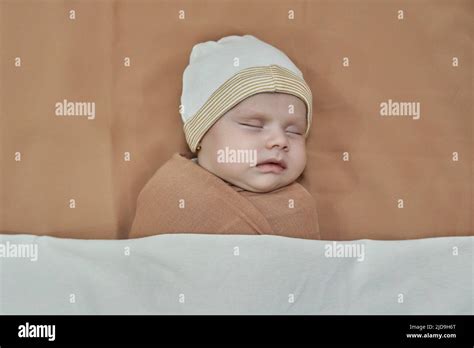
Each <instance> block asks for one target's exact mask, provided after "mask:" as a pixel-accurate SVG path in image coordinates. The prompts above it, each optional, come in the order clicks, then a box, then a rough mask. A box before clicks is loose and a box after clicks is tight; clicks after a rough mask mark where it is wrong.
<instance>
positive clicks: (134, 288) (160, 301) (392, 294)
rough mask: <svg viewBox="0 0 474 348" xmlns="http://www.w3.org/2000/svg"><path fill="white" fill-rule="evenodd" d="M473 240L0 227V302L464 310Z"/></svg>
mask: <svg viewBox="0 0 474 348" xmlns="http://www.w3.org/2000/svg"><path fill="white" fill-rule="evenodd" d="M35 245H36V247H37V255H36V257H35V253H34V249H35ZM473 245H474V237H450V238H429V239H419V240H407V241H374V240H359V241H353V242H345V243H342V242H337V243H335V244H334V243H333V242H331V241H313V240H304V239H296V238H286V237H279V236H250V235H198V234H173V235H172V234H167V235H158V236H152V237H146V238H140V239H132V240H115V241H111V240H73V239H60V238H53V237H38V236H32V235H0V277H1V286H0V314H473V298H474V296H473V294H474V292H473ZM20 256H21V257H20ZM331 256H332V257H331ZM341 256H344V257H341ZM35 259H36V260H35Z"/></svg>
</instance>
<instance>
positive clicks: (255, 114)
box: [233, 101, 306, 122]
mask: <svg viewBox="0 0 474 348" xmlns="http://www.w3.org/2000/svg"><path fill="white" fill-rule="evenodd" d="M233 111H234V112H233V114H234V115H235V116H237V117H242V118H258V119H284V120H295V121H298V122H304V121H305V120H306V106H305V105H303V107H301V106H300V107H297V106H295V105H294V104H291V103H289V104H281V103H280V104H274V103H270V102H268V101H262V102H261V103H258V104H254V105H252V106H251V107H249V106H244V105H238V107H236V108H235V110H233Z"/></svg>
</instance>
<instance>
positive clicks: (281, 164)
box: [256, 159, 286, 174]
mask: <svg viewBox="0 0 474 348" xmlns="http://www.w3.org/2000/svg"><path fill="white" fill-rule="evenodd" d="M256 168H257V169H258V170H259V171H260V172H261V173H277V174H278V173H281V172H283V171H284V170H285V169H286V163H285V161H283V160H277V159H268V160H265V161H262V162H260V163H258V164H257V165H256Z"/></svg>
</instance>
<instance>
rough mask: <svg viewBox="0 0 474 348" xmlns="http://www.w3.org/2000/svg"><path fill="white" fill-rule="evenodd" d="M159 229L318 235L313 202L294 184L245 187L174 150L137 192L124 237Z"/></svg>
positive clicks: (206, 232) (157, 232)
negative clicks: (262, 188)
mask: <svg viewBox="0 0 474 348" xmlns="http://www.w3.org/2000/svg"><path fill="white" fill-rule="evenodd" d="M163 233H203V234H273V235H280V236H286V237H295V238H306V239H320V232H319V223H318V215H317V211H316V205H315V202H314V200H313V198H312V196H311V195H310V194H309V192H308V191H306V189H305V188H303V186H301V185H300V184H299V183H296V182H294V183H292V184H290V185H288V186H285V187H282V188H280V189H277V190H275V191H272V192H268V193H255V192H250V191H246V190H243V189H241V188H239V187H237V186H234V185H231V184H229V183H227V182H226V181H224V180H222V179H221V178H219V177H218V176H216V175H214V174H212V173H211V172H209V171H207V170H206V169H205V168H203V167H201V166H200V165H198V164H197V163H195V162H193V161H192V160H190V159H188V158H186V157H184V156H182V155H181V154H179V153H176V154H174V155H173V156H172V158H171V159H170V160H169V161H168V162H166V163H165V164H164V165H163V166H162V167H161V168H159V169H158V170H157V172H156V173H155V174H154V175H153V177H152V178H151V179H150V181H149V182H148V183H147V184H146V185H145V187H144V188H143V189H142V191H141V192H140V195H139V196H138V201H137V210H136V214H135V218H134V221H133V224H132V227H131V230H130V233H129V238H139V237H145V236H151V235H156V234H163Z"/></svg>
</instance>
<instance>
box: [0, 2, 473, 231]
mask: <svg viewBox="0 0 474 348" xmlns="http://www.w3.org/2000/svg"><path fill="white" fill-rule="evenodd" d="M0 10H1V22H0V29H1V41H0V45H1V46H0V59H1V78H0V83H1V85H0V97H1V105H0V111H1V121H0V127H1V141H0V145H1V156H2V157H1V172H0V183H1V185H0V190H1V191H0V194H1V201H0V204H1V207H0V208H1V209H0V211H1V215H0V232H2V233H31V234H38V235H52V236H61V237H70V238H101V239H102V238H104V239H109V238H123V237H124V236H125V235H126V234H127V232H128V229H129V228H130V225H131V222H132V219H133V216H134V212H135V201H136V198H137V195H138V193H139V191H140V189H141V188H142V187H143V186H144V184H145V183H146V182H147V180H148V179H149V178H150V177H151V176H152V175H153V173H154V172H155V171H156V170H157V169H158V168H159V167H160V166H161V165H162V164H163V163H164V162H165V161H166V160H167V159H168V158H169V157H170V156H171V155H172V154H173V153H174V152H177V151H180V152H184V151H186V149H187V147H186V143H185V140H184V136H183V133H182V124H181V119H180V115H179V113H178V107H179V104H180V95H181V83H182V73H183V71H184V69H185V67H186V65H187V63H188V61H189V54H190V52H191V49H192V46H193V45H194V44H196V43H198V42H201V41H207V40H217V39H219V38H221V37H223V36H227V35H233V34H235V35H244V34H252V35H255V36H257V37H258V38H260V39H262V40H264V41H266V42H268V43H270V44H272V45H274V46H276V47H278V48H280V49H281V50H283V51H284V52H285V53H287V55H288V56H289V57H290V58H291V59H292V60H293V61H294V62H295V63H296V65H297V66H298V67H299V68H300V69H301V70H302V72H303V74H304V77H305V79H306V81H307V82H308V83H309V85H310V86H311V88H312V91H313V95H314V111H315V112H314V123H313V127H312V131H311V136H310V139H309V143H308V156H309V157H308V167H307V169H306V171H305V174H304V177H303V179H302V181H301V182H302V184H303V185H305V186H306V187H307V188H308V189H309V190H310V192H311V193H312V194H313V196H314V198H315V200H316V203H317V207H318V209H319V214H320V228H321V233H322V236H323V238H325V239H335V240H341V239H358V238H372V239H406V238H420V237H431V236H444V235H474V229H473V224H472V216H473V213H474V211H473V210H474V209H473V203H472V196H473V181H474V180H473V167H474V160H473V157H474V154H473V149H474V146H473V145H474V144H473V128H474V126H473V114H472V77H473V74H472V43H473V36H472V34H473V23H474V20H473V19H474V18H473V17H474V3H473V2H472V1H469V0H465V1H460V0H457V1H456V0H450V1H447V0H446V1H421V0H417V1H384V2H382V1H380V2H379V1H368V0H360V1H355V0H354V1H338V2H336V1H316V0H315V1H253V0H252V1H217V0H216V1H105V0H100V1H99V0H98V1H53V0H51V1H12V0H10V1H7V0H0ZM71 10H74V11H75V19H71V18H70V17H71V16H72V12H70V11H71ZM180 10H184V11H185V12H184V15H185V19H179V14H180V13H179V11H180ZM400 10H402V11H403V19H399V17H400V16H401V14H400V12H399V11H400ZM290 11H294V12H290ZM292 13H294V19H289V16H291V15H292ZM17 57H19V58H20V59H21V66H15V63H18V60H15V59H16V58H17ZM126 57H129V58H130V66H129V67H127V66H125V65H124V59H125V58H126ZM344 57H347V58H348V62H349V65H348V66H344V64H343V63H344ZM453 57H457V59H458V66H453V62H454V61H455V60H454V59H453ZM17 65H18V64H17ZM454 65H456V64H454ZM63 99H67V100H68V101H73V102H77V101H84V102H95V104H96V116H95V119H93V120H88V119H87V117H66V116H64V117H61V116H56V115H55V103H57V102H62V101H63ZM389 99H392V100H393V101H405V102H419V103H420V107H421V117H420V119H418V120H415V119H413V118H412V117H408V116H403V117H402V116H399V117H395V116H392V117H390V116H385V117H383V116H381V115H380V103H381V102H384V101H388V100H389ZM125 152H130V155H131V160H130V161H125V160H124V153H125ZM345 152H347V154H348V156H349V157H348V158H347V156H346V159H348V160H344V153H345ZM454 152H456V153H457V155H458V160H457V161H456V160H453V156H455V155H453V153H454ZM17 153H20V154H21V161H19V160H18V159H19V158H18V154H17ZM71 199H74V200H75V208H71V206H72V205H71V201H70V200H71ZM400 199H402V200H403V208H402V207H401V205H400V201H399V200H400Z"/></svg>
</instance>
